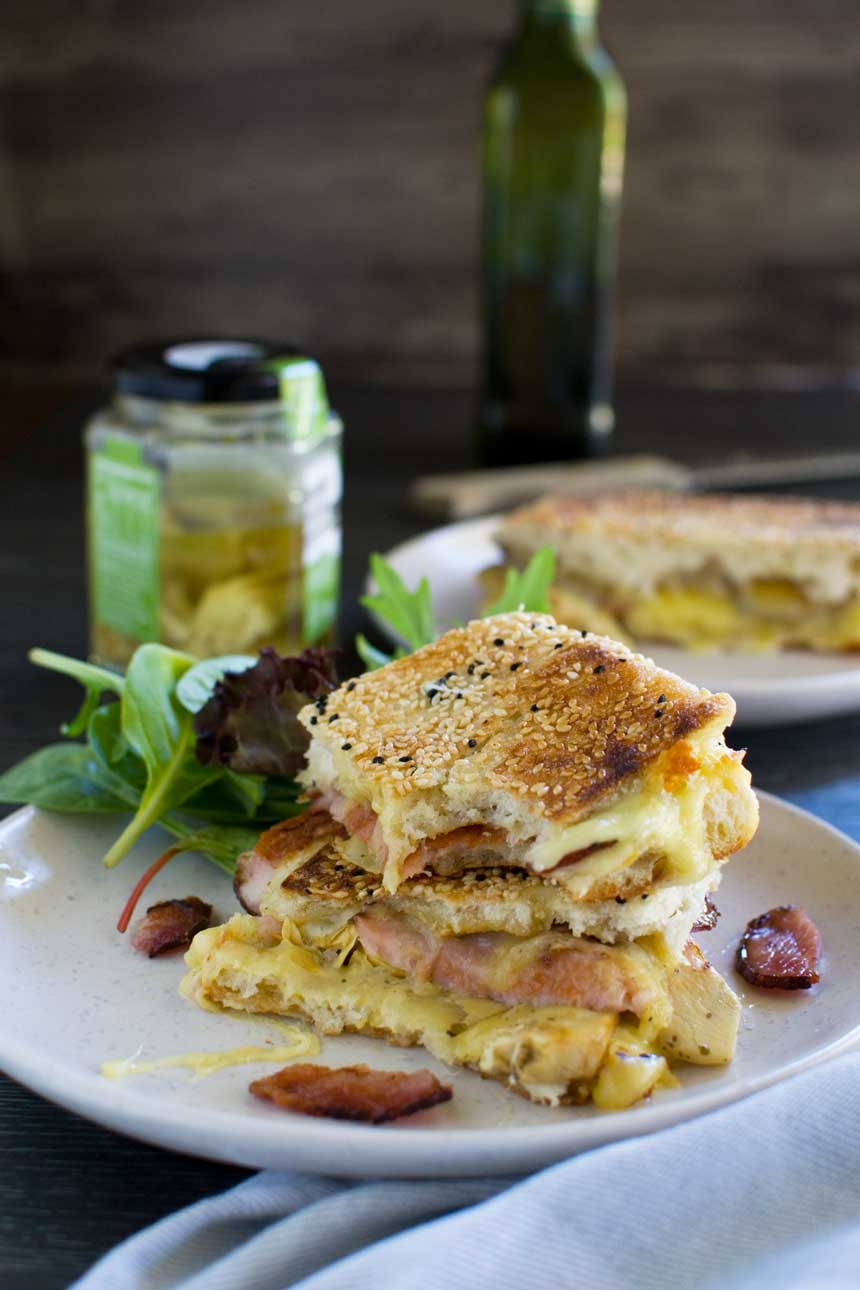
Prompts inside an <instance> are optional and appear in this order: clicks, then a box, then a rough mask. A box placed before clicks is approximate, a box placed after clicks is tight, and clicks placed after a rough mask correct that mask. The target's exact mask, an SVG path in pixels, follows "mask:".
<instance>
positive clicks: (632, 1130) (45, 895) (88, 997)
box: [0, 795, 860, 1177]
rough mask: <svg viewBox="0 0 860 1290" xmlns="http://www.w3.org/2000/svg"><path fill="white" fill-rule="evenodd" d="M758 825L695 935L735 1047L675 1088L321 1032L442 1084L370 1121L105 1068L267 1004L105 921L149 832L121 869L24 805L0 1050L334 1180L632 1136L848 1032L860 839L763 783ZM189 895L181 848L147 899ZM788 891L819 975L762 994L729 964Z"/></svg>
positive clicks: (76, 1088) (142, 855)
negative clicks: (403, 1113) (791, 988)
mask: <svg viewBox="0 0 860 1290" xmlns="http://www.w3.org/2000/svg"><path fill="white" fill-rule="evenodd" d="M761 802H762V820H761V827H760V829H759V832H758V834H757V836H756V838H755V840H754V841H753V842H752V843H751V845H750V846H749V847H748V848H747V849H746V851H745V852H743V853H742V855H741V856H739V857H737V858H736V859H735V860H734V861H733V862H732V863H731V864H730V865H729V867H728V871H727V874H726V878H725V880H724V882H723V885H722V888H721V889H720V892H719V896H718V901H719V906H720V908H721V910H722V912H723V916H722V918H721V920H720V922H719V923H718V925H717V928H716V930H714V931H712V932H710V933H707V935H705V936H702V937H701V943H702V945H703V947H704V948H705V950H706V952H707V954H708V957H709V958H710V959H711V961H712V962H713V963H714V965H715V966H716V967H717V968H719V969H720V970H721V971H722V972H724V973H725V974H726V976H727V977H728V979H729V980H730V981H731V983H732V985H733V986H734V987H735V989H737V990H738V992H739V993H740V995H741V998H742V1000H743V1005H744V1008H743V1020H742V1024H741V1033H740V1040H739V1044H738V1053H737V1056H736V1058H735V1060H734V1062H733V1063H732V1064H731V1066H729V1067H726V1068H722V1069H711V1070H708V1069H705V1068H701V1067H700V1068H693V1067H690V1068H687V1069H683V1070H682V1072H681V1078H682V1083H683V1087H682V1088H680V1089H673V1090H666V1091H661V1092H660V1093H658V1094H657V1095H656V1096H655V1097H654V1098H653V1099H652V1100H651V1101H649V1102H648V1103H645V1104H643V1105H641V1106H639V1107H636V1108H634V1109H632V1110H630V1111H624V1112H621V1113H616V1114H612V1113H606V1112H599V1111H595V1110H594V1109H593V1108H585V1107H583V1108H566V1109H563V1110H558V1111H554V1110H549V1109H547V1108H543V1107H536V1106H532V1105H531V1104H530V1103H528V1102H524V1101H523V1100H522V1099H521V1098H518V1097H516V1096H514V1095H513V1094H509V1093H506V1092H505V1090H504V1089H502V1088H501V1087H500V1086H499V1085H497V1084H494V1083H490V1082H485V1081H483V1080H481V1079H480V1078H479V1077H478V1076H477V1075H473V1074H471V1073H469V1072H463V1071H461V1072H456V1073H453V1074H452V1072H450V1071H448V1070H447V1069H446V1068H445V1067H443V1066H442V1065H441V1064H440V1063H438V1062H436V1061H434V1060H433V1059H432V1058H430V1057H428V1056H427V1055H426V1054H425V1053H424V1052H423V1051H421V1050H418V1049H415V1050H408V1049H395V1048H389V1047H387V1046H386V1045H385V1044H384V1043H382V1042H381V1041H376V1040H372V1039H360V1038H356V1037H352V1038H343V1039H326V1040H324V1041H323V1046H322V1054H321V1057H320V1060H321V1061H324V1062H327V1063H329V1064H331V1065H341V1064H346V1063H351V1062H355V1061H367V1062H369V1063H370V1064H372V1065H376V1066H380V1067H387V1068H391V1069H395V1068H397V1069H408V1070H415V1069H417V1068H418V1067H421V1066H429V1067H431V1068H432V1069H433V1070H435V1071H436V1072H437V1073H438V1074H440V1075H441V1076H442V1077H443V1078H445V1079H447V1080H449V1081H451V1082H453V1084H454V1100H453V1101H452V1102H450V1103H448V1104H447V1105H445V1106H441V1107H437V1108H435V1110H433V1111H429V1112H425V1113H422V1114H421V1115H418V1116H414V1117H411V1118H410V1119H406V1120H403V1121H401V1122H399V1123H396V1124H393V1125H389V1126H381V1127H369V1126H363V1125H353V1124H347V1123H343V1122H340V1121H335V1120H314V1119H309V1118H304V1117H301V1116H293V1115H290V1114H287V1113H285V1112H282V1111H278V1110H276V1109H274V1108H272V1107H269V1106H268V1105H264V1104H263V1103H261V1102H259V1101H257V1100H256V1099H254V1098H252V1097H251V1095H250V1094H249V1093H248V1091H247V1088H248V1083H249V1081H250V1080H251V1079H253V1078H256V1077H257V1076H258V1075H260V1074H263V1073H265V1072H266V1071H270V1070H272V1069H273V1067H272V1066H271V1065H268V1066H267V1065H264V1064H261V1065H260V1066H242V1067H237V1068H233V1069H229V1070H225V1071H222V1072H220V1073H217V1074H215V1075H211V1076H209V1077H208V1078H206V1079H202V1080H198V1079H194V1078H193V1076H191V1075H190V1074H189V1073H188V1072H186V1071H178V1072H174V1071H171V1072H162V1073H158V1074H152V1075H145V1076H141V1077H137V1078H133V1079H129V1080H126V1081H121V1082H118V1083H117V1082H113V1081H108V1080H105V1079H104V1078H103V1077H102V1076H101V1075H100V1074H99V1067H100V1065H101V1063H102V1062H103V1061H105V1060H107V1059H111V1058H119V1057H128V1056H131V1055H132V1054H134V1053H135V1052H136V1051H137V1050H138V1049H142V1055H143V1056H144V1057H163V1056H167V1055H171V1054H176V1053H183V1052H188V1051H191V1050H201V1049H202V1050H210V1051H214V1050H224V1049H228V1048H233V1047H236V1046H238V1045H242V1044H254V1045H259V1044H261V1043H264V1042H266V1040H267V1039H269V1038H270V1039H271V1040H272V1041H273V1042H275V1043H277V1042H278V1041H279V1040H280V1038H281V1036H280V1035H279V1034H278V1032H277V1031H276V1029H275V1028H274V1027H273V1026H270V1025H269V1024H268V1023H267V1022H266V1021H265V1020H257V1021H254V1020H251V1019H249V1018H241V1017H240V1018H235V1019H234V1018H232V1017H225V1016H218V1015H213V1014H211V1013H205V1012H201V1011H200V1010H199V1009H197V1008H196V1007H195V1006H194V1005H193V1004H190V1003H187V1002H186V1001H185V1000H183V999H181V998H180V996H179V995H178V994H177V985H178V983H179V980H180V978H181V976H182V972H183V964H182V961H181V959H176V958H162V959H156V960H153V961H150V960H148V959H145V958H143V957H141V956H140V955H139V954H137V953H136V952H135V951H134V950H133V949H132V947H131V944H130V942H129V940H128V939H127V938H124V937H121V936H119V935H118V934H117V933H116V931H115V930H114V923H115V921H116V916H117V913H118V911H119V909H120V907H121V906H122V904H123V901H124V899H125V897H126V895H127V893H128V891H129V889H130V887H131V885H132V883H133V882H134V881H135V879H136V877H137V875H138V874H139V873H140V872H141V871H142V869H143V867H144V865H145V864H146V863H148V862H149V861H150V860H151V859H152V858H154V856H155V855H156V854H158V851H159V850H160V849H161V848H162V847H163V845H164V838H163V837H162V836H161V835H160V833H157V832H156V831H152V833H151V835H150V836H148V837H145V838H144V839H143V840H142V841H141V842H140V843H139V844H138V846H137V847H136V848H135V850H134V851H133V852H132V853H131V855H130V857H129V858H127V859H126V860H125V861H124V862H123V864H122V866H121V868H120V869H119V870H113V871H111V872H108V871H107V870H105V869H104V868H103V867H102V865H101V864H100V862H99V857H100V856H101V854H102V853H103V852H104V850H105V848H106V846H107V844H108V842H109V841H110V839H111V838H113V837H114V836H115V835H116V829H117V822H116V820H113V821H111V820H110V819H106V818H101V819H100V818H97V817H92V818H86V817H75V816H60V815H49V814H45V813H41V812H38V811H33V810H32V809H30V808H27V809H25V810H22V811H19V812H17V813H16V814H15V815H13V816H10V817H9V819H7V820H6V821H4V823H3V824H2V825H0V982H2V987H0V989H2V1008H0V1067H2V1068H3V1069H4V1070H5V1071H6V1072H8V1074H10V1075H12V1076H14V1077H15V1078H16V1079H18V1080H20V1081H21V1082H22V1083H23V1084H26V1085H28V1086H29V1087H30V1088H32V1089H34V1090H36V1091H37V1092H39V1093H42V1094H43V1095H44V1096H45V1097H48V1098H50V1099H52V1100H53V1101H55V1102H58V1103H59V1104H60V1105H62V1106H65V1107H68V1108H69V1109H70V1110H72V1111H77V1112H79V1113H80V1114H81V1115H85V1116H88V1117H89V1118H90V1119H92V1120H95V1121H97V1122H98V1123H100V1124H103V1125H106V1126H107V1127H109V1128H112V1129H116V1130H119V1131H120V1132H123V1133H127V1134H130V1135H132V1136H134V1137H138V1138H142V1139H144V1140H146V1141H148V1142H152V1143H155V1144H157V1145H160V1146H164V1147H171V1148H174V1149H175V1150H178V1151H186V1152H189V1153H192V1154H195V1155H200V1156H206V1157H209V1158H210V1159H214V1160H224V1161H229V1162H231V1163H234V1164H239V1165H247V1166H250V1167H252V1168H253V1167H258V1168H265V1167H278V1168H294V1169H300V1170H306V1171H310V1172H317V1173H326V1174H335V1175H340V1176H346V1177H358V1176H386V1175H387V1176H401V1177H434V1176H453V1175H481V1174H506V1173H515V1172H524V1171H526V1170H531V1169H535V1168H538V1167H540V1166H542V1165H546V1164H550V1163H552V1162H553V1161H556V1160H560V1159H563V1158H565V1157H567V1156H569V1155H572V1154H574V1153H575V1152H577V1151H580V1150H583V1149H584V1148H587V1147H593V1146H596V1145H599V1144H601V1143H604V1142H608V1141H611V1140H614V1139H616V1138H623V1137H628V1136H633V1135H635V1134H641V1133H648V1132H651V1131H653V1130H655V1129H659V1128H661V1127H663V1126H665V1125H668V1124H672V1123H674V1122H676V1121H679V1120H682V1119H687V1118H689V1117H691V1116H694V1115H698V1114H701V1113H702V1112H703V1111H708V1110H711V1109H712V1108H714V1107H716V1106H720V1105H722V1104H723V1103H726V1102H730V1101H734V1100H736V1099H737V1098H740V1097H743V1096H745V1095H746V1094H748V1093H751V1092H753V1091H754V1090H755V1089H759V1088H762V1087H764V1086H765V1085H767V1084H771V1083H773V1082H774V1081H776V1080H779V1079H782V1078H784V1077H785V1076H786V1075H789V1074H791V1073H793V1072H795V1071H798V1070H801V1069H803V1068H804V1067H806V1066H809V1065H811V1064H812V1063H814V1062H816V1061H820V1060H821V1059H822V1058H824V1057H826V1056H827V1055H829V1054H832V1053H835V1052H837V1051H840V1050H842V1049H843V1048H845V1047H847V1046H849V1045H850V1044H851V1043H852V1042H854V1041H855V1040H856V1039H857V1037H858V1035H860V960H858V956H857V953H856V946H857V943H858V936H860V848H858V847H857V846H856V845H855V843H853V842H851V841H850V840H849V839H848V838H846V837H845V836H844V835H842V834H840V833H837V832H836V831H835V830H833V829H831V828H829V826H827V825H825V824H823V823H822V822H821V821H819V820H817V819H815V818H814V817H813V816H811V815H808V814H806V813H805V812H803V811H800V810H798V809H797V808H796V807H791V806H788V805H786V804H785V803H783V802H780V801H778V800H777V799H776V798H771V797H769V796H767V795H762V797H761ZM189 893H193V894H195V895H198V896H200V897H202V898H203V899H206V900H210V901H211V902H212V903H213V904H214V906H215V910H216V912H217V913H218V915H219V916H220V917H222V918H226V917H227V916H229V915H230V914H231V913H232V912H233V911H234V909H235V898H234V896H233V893H232V891H231V888H230V884H229V882H228V881H227V879H226V878H225V877H224V875H223V874H222V873H221V872H220V871H219V870H217V869H216V868H215V867H214V866H213V865H211V864H210V863H209V862H207V861H205V860H203V859H201V858H200V857H196V856H179V857H178V858H177V859H176V860H174V861H173V862H172V863H171V865H170V866H169V867H168V868H167V869H165V870H164V871H163V872H162V873H161V874H159V876H158V878H157V879H156V881H155V882H154V883H153V884H152V887H151V889H150V892H149V897H148V898H149V901H150V902H153V901H155V900H162V899H166V898H168V897H171V896H185V895H187V894H189ZM788 902H796V903H799V904H803V905H804V906H805V907H806V908H807V909H808V911H809V913H810V914H811V915H812V917H813V918H814V919H815V921H816V922H817V924H818V927H819V929H820V931H821V934H822V938H823V941H824V948H825V955H826V960H825V969H824V981H823V983H822V984H821V985H820V986H818V987H817V988H816V989H815V990H812V991H809V992H804V993H802V994H800V993H799V994H796V995H787V996H780V997H776V996H774V995H769V994H767V993H766V992H762V991H755V990H752V989H750V988H748V987H745V986H744V983H743V982H742V981H741V980H740V979H739V978H738V977H736V976H735V974H734V973H733V972H732V957H733V953H734V949H735V946H736V944H737V938H738V935H739V934H740V932H741V931H742V929H743V927H744V926H745V925H746V923H747V922H748V920H749V919H750V918H752V917H753V916H755V915H756V914H759V913H761V912H763V911H764V910H765V909H768V908H770V907H771V906H773V905H777V904H785V903H788Z"/></svg>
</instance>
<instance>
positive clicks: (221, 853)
mask: <svg viewBox="0 0 860 1290" xmlns="http://www.w3.org/2000/svg"><path fill="white" fill-rule="evenodd" d="M159 824H160V825H161V826H162V827H163V828H165V829H167V832H168V833H172V834H173V836H174V837H175V838H179V839H180V841H181V842H182V850H183V851H200V852H201V853H202V854H203V855H206V856H208V857H209V859H210V860H214V861H215V863H216V864H217V865H218V867H219V868H221V869H223V870H224V872H225V873H228V874H232V873H234V872H235V870H236V861H237V860H238V859H239V856H240V855H241V854H242V852H243V851H252V850H253V849H254V847H255V846H256V844H257V839H258V838H259V836H260V832H259V829H254V828H241V827H235V826H225V825H223V824H217V825H212V826H207V825H205V824H204V825H200V824H197V823H193V822H191V821H188V820H185V819H183V817H182V816H181V815H177V814H175V813H174V812H172V811H169V812H168V813H167V814H166V815H163V816H162V817H161V819H160V820H159Z"/></svg>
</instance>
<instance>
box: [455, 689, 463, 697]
mask: <svg viewBox="0 0 860 1290" xmlns="http://www.w3.org/2000/svg"><path fill="white" fill-rule="evenodd" d="M462 697H463V691H462V690H458V691H457V693H456V694H455V695H454V698H455V699H462Z"/></svg>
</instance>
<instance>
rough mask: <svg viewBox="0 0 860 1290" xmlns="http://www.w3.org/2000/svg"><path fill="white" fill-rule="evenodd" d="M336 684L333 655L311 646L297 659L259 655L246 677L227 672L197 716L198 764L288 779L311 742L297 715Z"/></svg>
mask: <svg viewBox="0 0 860 1290" xmlns="http://www.w3.org/2000/svg"><path fill="white" fill-rule="evenodd" d="M336 685H337V672H336V669H335V653H334V650H329V649H322V648H319V647H313V648H311V649H306V650H304V651H303V653H301V654H299V655H298V656H296V657H294V658H283V657H281V655H280V654H278V652H277V651H276V650H274V649H270V648H268V647H267V648H266V649H262V650H260V661H259V662H258V663H257V664H256V665H255V666H254V667H252V668H250V669H249V670H248V671H247V672H240V673H230V672H228V673H227V675H226V676H224V677H223V678H222V679H221V680H220V681H219V682H218V683H217V685H216V686H215V690H214V692H213V694H212V698H211V699H210V700H209V701H208V703H206V704H205V705H204V706H203V707H202V708H201V709H200V711H199V712H198V713H197V715H196V716H195V718H194V732H195V734H196V735H197V757H198V760H199V761H200V762H201V763H202V764H203V765H204V766H208V765H210V764H211V763H212V762H219V763H220V764H221V765H223V766H229V767H230V768H231V769H232V770H235V771H239V772H241V773H244V774H252V775H283V776H286V777H287V778H290V777H291V776H293V775H295V774H296V772H297V771H298V770H300V769H301V767H302V766H303V765H304V760H305V751H306V749H307V746H308V743H309V742H310V739H309V736H308V733H307V731H306V730H305V729H304V727H303V726H301V725H299V722H298V719H297V713H298V711H299V709H300V708H303V707H304V706H305V704H306V703H310V702H311V701H312V700H314V699H318V698H319V697H320V696H321V695H323V694H328V693H329V691H330V690H333V689H334V688H335V686H336Z"/></svg>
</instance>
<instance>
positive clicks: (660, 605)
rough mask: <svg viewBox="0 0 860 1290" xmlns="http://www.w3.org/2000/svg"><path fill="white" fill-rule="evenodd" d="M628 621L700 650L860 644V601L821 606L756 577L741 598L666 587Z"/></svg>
mask: <svg viewBox="0 0 860 1290" xmlns="http://www.w3.org/2000/svg"><path fill="white" fill-rule="evenodd" d="M624 621H625V624H626V626H627V627H628V629H629V630H630V631H631V632H632V633H633V634H634V636H636V637H638V638H640V639H642V640H665V641H674V642H676V643H678V644H681V645H686V646H688V647H689V648H691V649H696V650H703V649H714V648H715V647H719V646H722V647H726V646H728V647H730V648H732V649H746V650H757V651H766V650H772V649H780V648H785V647H787V646H792V645H794V646H804V647H806V648H809V649H836V650H838V649H856V648H857V647H858V645H860V600H858V599H857V598H856V597H855V598H852V599H851V600H849V601H846V602H845V603H843V604H841V605H836V606H826V605H820V604H819V605H817V604H815V603H814V602H813V601H810V600H809V599H807V597H806V596H805V595H804V594H803V591H802V589H801V588H800V587H798V586H797V585H796V584H794V583H791V582H790V581H788V580H783V579H770V578H769V579H765V578H759V579H756V580H754V581H753V582H751V583H750V584H749V586H747V587H744V588H742V589H741V590H740V591H739V592H738V595H737V596H734V595H732V594H731V593H730V592H728V591H717V590H711V589H706V588H701V587H674V588H663V589H662V590H658V591H657V592H655V593H654V595H653V596H648V597H647V598H646V599H644V600H640V601H638V602H637V603H635V604H633V605H632V606H631V607H630V608H629V609H628V611H627V613H626V615H625V619H624Z"/></svg>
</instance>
